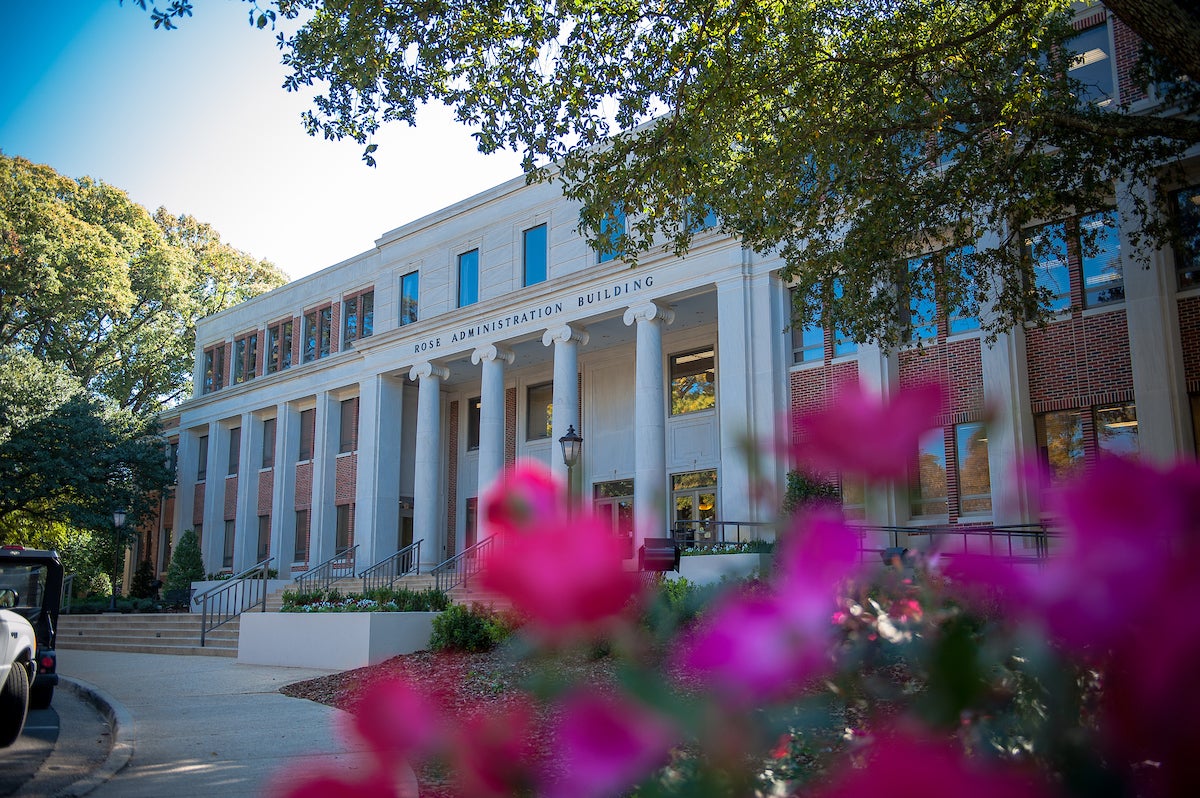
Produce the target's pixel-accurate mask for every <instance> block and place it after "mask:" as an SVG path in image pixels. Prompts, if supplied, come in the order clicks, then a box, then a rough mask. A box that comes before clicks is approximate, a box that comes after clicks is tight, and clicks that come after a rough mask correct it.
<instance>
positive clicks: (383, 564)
mask: <svg viewBox="0 0 1200 798" xmlns="http://www.w3.org/2000/svg"><path fill="white" fill-rule="evenodd" d="M420 568H421V541H419V540H418V541H417V542H416V543H413V544H412V545H409V546H405V547H404V548H402V549H400V551H398V552H396V553H395V554H393V555H391V556H390V557H388V558H386V559H383V560H380V561H379V562H377V563H375V564H374V565H372V566H371V567H370V568H368V569H367V570H365V571H363V572H362V573H361V574H359V576H360V577H362V580H363V595H364V596H365V595H366V594H367V593H368V592H369V591H371V590H378V589H379V588H382V587H391V586H392V585H394V584H395V583H396V580H397V579H399V578H401V577H402V576H406V575H408V574H410V573H416V572H418V571H420Z"/></svg>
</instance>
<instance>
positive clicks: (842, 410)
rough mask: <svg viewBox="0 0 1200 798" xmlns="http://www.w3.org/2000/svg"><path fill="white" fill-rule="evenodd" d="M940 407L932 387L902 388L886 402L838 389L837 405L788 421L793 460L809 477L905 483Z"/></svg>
mask: <svg viewBox="0 0 1200 798" xmlns="http://www.w3.org/2000/svg"><path fill="white" fill-rule="evenodd" d="M945 402H946V391H945V389H944V388H943V387H942V386H941V385H940V384H937V383H926V384H922V385H916V386H913V387H910V388H904V389H902V390H900V391H899V392H898V393H896V395H895V396H893V397H891V398H890V399H888V400H884V399H882V398H880V397H879V396H878V395H877V394H874V393H872V392H869V391H865V390H863V389H862V388H861V386H857V385H855V386H850V385H847V386H843V388H842V390H840V391H839V392H838V400H837V402H836V403H834V404H831V405H830V406H829V407H827V408H825V409H822V410H817V411H814V412H811V413H806V414H803V415H798V416H796V417H795V418H793V420H792V443H791V447H790V449H791V456H792V459H793V461H794V462H797V463H803V464H805V465H806V466H807V468H808V470H810V471H812V472H814V473H828V472H835V473H841V474H852V475H857V476H863V477H865V478H867V479H872V480H884V479H904V478H905V476H906V474H907V470H908V466H909V461H910V460H911V459H912V458H913V456H914V454H915V453H916V451H917V443H918V441H919V439H920V437H921V435H923V434H924V433H925V432H927V431H928V430H930V429H933V428H934V427H936V426H938V416H939V414H941V413H942V411H943V408H944V406H945Z"/></svg>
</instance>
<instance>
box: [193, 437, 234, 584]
mask: <svg viewBox="0 0 1200 798" xmlns="http://www.w3.org/2000/svg"><path fill="white" fill-rule="evenodd" d="M228 465H229V430H228V429H227V428H226V427H225V426H224V425H223V424H221V423H220V422H219V421H212V422H209V425H208V470H207V473H206V475H205V480H204V481H205V488H204V523H203V529H202V530H201V540H200V554H201V556H202V557H203V558H204V570H205V572H207V573H215V572H217V571H219V570H221V562H222V560H223V559H224V554H225V552H224V549H223V547H222V544H223V543H224V542H225V471H226V470H227V467H228Z"/></svg>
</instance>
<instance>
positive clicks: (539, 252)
mask: <svg viewBox="0 0 1200 798" xmlns="http://www.w3.org/2000/svg"><path fill="white" fill-rule="evenodd" d="M522 239H523V247H522V256H521V261H522V266H523V272H524V280H525V285H536V284H537V283H540V282H543V281H544V280H545V279H546V265H547V260H548V250H547V247H546V243H547V242H546V225H544V224H539V225H538V226H537V227H531V228H529V229H528V230H526V231H525V233H524V234H523V235H522Z"/></svg>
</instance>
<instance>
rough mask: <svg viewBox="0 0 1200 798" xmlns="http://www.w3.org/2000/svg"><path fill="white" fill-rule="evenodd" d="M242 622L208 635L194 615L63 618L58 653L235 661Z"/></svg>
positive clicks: (228, 624) (167, 614)
mask: <svg viewBox="0 0 1200 798" xmlns="http://www.w3.org/2000/svg"><path fill="white" fill-rule="evenodd" d="M239 625H240V624H239V621H238V619H237V618H234V619H233V620H232V621H229V622H228V623H226V624H223V625H222V626H221V627H219V628H217V629H214V630H212V631H211V632H209V633H208V634H207V635H205V641H204V646H203V647H201V645H200V616H199V615H198V614H195V613H191V614H189V613H184V612H178V613H144V614H143V613H131V614H128V615H123V614H121V613H103V614H100V615H60V616H59V618H58V640H57V644H56V645H57V648H58V650H59V651H71V650H76V651H124V652H128V653H138V654H190V655H193V656H208V657H236V656H237V647H238V627H239Z"/></svg>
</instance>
